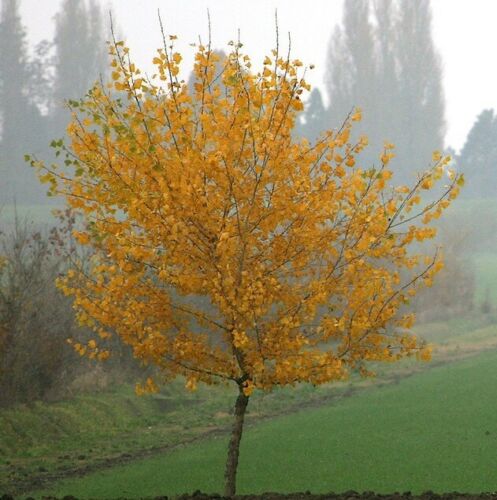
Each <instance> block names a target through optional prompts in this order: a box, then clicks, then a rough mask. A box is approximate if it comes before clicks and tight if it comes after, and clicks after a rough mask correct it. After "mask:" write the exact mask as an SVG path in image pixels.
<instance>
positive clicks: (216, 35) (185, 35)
mask: <svg viewBox="0 0 497 500" xmlns="http://www.w3.org/2000/svg"><path fill="white" fill-rule="evenodd" d="M99 1H100V2H101V4H102V6H103V7H105V10H108V7H107V6H108V1H107V0H99ZM345 1H346V0H345ZM412 1H416V0H412ZM20 2H21V14H22V16H23V22H24V24H25V25H26V27H27V30H28V34H29V42H30V43H31V44H34V43H36V42H38V41H40V40H41V39H43V38H49V39H50V38H51V37H52V35H53V29H54V22H53V16H54V14H55V12H56V11H57V10H58V7H59V4H60V0H43V1H40V0H20ZM431 3H432V12H433V35H434V40H435V44H436V46H437V48H438V50H439V52H440V54H441V56H442V59H443V68H444V84H445V97H446V118H447V125H448V129H447V138H446V144H447V145H451V146H453V147H455V148H456V149H459V148H461V147H462V145H463V144H464V140H465V138H466V134H467V132H468V130H469V129H470V128H471V126H472V124H473V122H474V120H475V118H476V115H477V114H478V113H479V112H480V111H481V110H482V109H483V108H489V107H492V108H497V57H496V55H495V51H496V48H497V29H496V26H495V24H496V20H497V1H496V0H432V2H431ZM158 8H160V10H161V15H162V17H163V21H164V23H165V25H166V31H167V33H170V34H176V35H178V37H179V39H180V43H179V44H178V48H179V49H180V52H182V53H183V54H184V55H185V56H186V55H187V54H186V53H187V52H189V53H191V50H192V49H191V48H190V47H189V45H188V44H189V43H190V42H194V41H197V40H198V36H199V35H201V36H202V38H203V39H204V40H205V39H206V38H207V14H206V13H207V9H209V10H210V15H211V22H212V38H213V44H214V46H215V47H216V48H223V47H225V46H226V43H227V42H228V41H229V40H232V39H236V38H237V30H238V28H239V29H240V33H241V40H242V42H243V43H244V49H245V51H246V53H248V54H249V55H250V56H251V57H252V59H253V60H254V62H259V61H262V58H263V55H264V54H266V53H269V52H270V50H271V49H272V48H273V47H274V40H275V28H274V12H275V9H277V10H278V19H279V28H280V38H281V39H282V44H284V45H285V46H286V44H287V37H288V32H290V33H291V39H292V53H293V54H294V56H295V57H298V58H300V59H302V60H303V62H304V63H306V64H311V63H313V64H315V65H316V68H315V69H314V70H313V72H312V74H311V75H309V78H308V81H309V82H310V83H311V84H312V85H313V86H322V83H323V76H324V63H325V57H326V48H327V44H328V41H329V38H330V34H331V32H332V29H333V27H334V26H335V24H336V23H339V22H340V21H341V12H342V0H307V2H303V1H302V0H114V1H113V8H112V10H113V12H114V16H115V19H116V21H117V25H118V27H119V29H120V30H121V31H122V33H123V34H124V35H125V37H126V41H127V43H128V45H129V47H130V49H131V51H132V53H133V55H134V60H135V62H136V63H137V65H138V66H141V67H142V68H144V69H146V70H147V69H149V68H150V67H151V66H150V61H151V59H152V58H153V57H154V55H155V49H157V48H158V47H159V46H160V32H159V27H158V21H157V9H158ZM191 61H192V59H191V57H185V64H186V65H191Z"/></svg>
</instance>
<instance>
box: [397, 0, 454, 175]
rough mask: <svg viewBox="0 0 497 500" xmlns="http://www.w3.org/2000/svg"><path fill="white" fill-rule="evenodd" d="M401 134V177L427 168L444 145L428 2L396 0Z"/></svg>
mask: <svg viewBox="0 0 497 500" xmlns="http://www.w3.org/2000/svg"><path fill="white" fill-rule="evenodd" d="M396 32H397V37H396V47H397V60H398V78H399V93H400V101H399V113H400V120H401V121H400V131H401V134H400V136H399V138H398V139H397V143H398V156H399V160H400V161H399V163H401V164H402V168H403V171H404V173H407V172H414V171H416V169H419V168H420V166H427V165H428V164H429V162H430V160H431V154H432V152H433V151H434V150H436V149H440V148H442V147H443V144H444V136H445V101H444V95H443V87H442V69H441V61H440V56H439V55H438V53H437V51H436V49H435V47H434V44H433V39H432V33H431V9H430V2H429V0H417V1H416V2H413V1H412V0H399V4H398V22H397V29H396Z"/></svg>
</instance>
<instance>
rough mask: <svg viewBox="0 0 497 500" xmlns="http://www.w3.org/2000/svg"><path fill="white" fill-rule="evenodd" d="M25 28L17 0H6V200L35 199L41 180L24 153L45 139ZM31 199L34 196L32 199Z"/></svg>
mask: <svg viewBox="0 0 497 500" xmlns="http://www.w3.org/2000/svg"><path fill="white" fill-rule="evenodd" d="M25 36H26V34H25V30H24V28H23V26H22V23H21V18H20V15H19V2H18V1H17V0H3V1H2V10H1V17H0V124H1V127H0V129H1V154H0V169H1V176H2V181H1V184H0V193H1V194H2V196H3V199H4V200H5V201H7V202H10V201H12V199H13V198H14V197H15V198H16V199H17V201H18V202H23V201H24V198H26V197H30V198H31V199H32V196H33V194H34V193H33V192H32V189H34V190H35V191H37V192H39V193H40V189H39V187H38V185H37V184H38V183H37V181H36V179H35V177H34V176H33V174H32V172H31V171H30V170H29V169H26V168H25V164H24V160H23V154H24V153H25V152H26V151H37V150H38V147H39V145H40V144H41V143H43V142H44V138H45V136H44V132H43V131H44V130H45V127H43V126H42V117H41V115H40V112H39V110H38V108H37V107H36V105H35V104H34V102H33V101H32V92H31V90H32V83H33V81H32V75H31V74H30V71H29V60H28V55H27V50H26V41H25ZM30 201H31V200H30Z"/></svg>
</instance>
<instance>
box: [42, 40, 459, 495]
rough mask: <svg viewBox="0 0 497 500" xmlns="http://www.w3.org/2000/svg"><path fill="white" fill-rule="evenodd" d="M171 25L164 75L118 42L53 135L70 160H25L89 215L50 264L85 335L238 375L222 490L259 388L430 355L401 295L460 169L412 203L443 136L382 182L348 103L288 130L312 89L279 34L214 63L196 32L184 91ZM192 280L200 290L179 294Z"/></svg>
mask: <svg viewBox="0 0 497 500" xmlns="http://www.w3.org/2000/svg"><path fill="white" fill-rule="evenodd" d="M172 40H174V37H171V46H170V45H169V43H168V42H166V44H167V45H168V46H166V47H165V48H164V49H160V50H159V51H158V54H157V56H156V57H155V58H154V60H153V62H154V64H155V65H156V73H157V75H158V77H159V78H160V80H164V82H163V83H157V80H156V81H155V82H154V81H153V80H152V82H149V81H148V80H145V79H144V78H143V76H142V73H141V72H140V70H139V69H137V68H136V67H134V65H133V64H132V63H131V62H130V61H129V60H128V58H127V56H126V54H127V53H128V52H127V48H126V47H124V46H123V44H122V42H118V43H116V44H115V46H114V49H113V52H112V53H113V61H112V63H111V64H112V68H113V71H112V80H113V85H112V87H107V86H104V87H101V86H96V87H95V88H93V89H92V91H91V92H90V93H89V94H88V96H87V97H86V98H84V99H83V100H82V101H80V102H79V103H76V104H77V109H78V111H79V113H80V117H81V119H79V120H74V121H73V122H72V123H71V124H70V126H69V129H68V130H69V135H70V140H71V145H70V146H68V147H67V148H66V147H64V146H63V145H59V146H58V148H59V149H58V150H59V151H60V152H61V153H62V155H63V156H62V157H63V158H64V154H66V155H67V156H66V161H64V163H63V164H61V165H60V166H58V165H46V164H44V163H43V162H38V161H35V160H34V161H33V165H34V166H35V167H37V168H38V169H39V171H40V174H41V179H42V180H43V181H45V182H48V183H49V184H50V186H51V187H50V188H49V189H50V192H51V193H52V194H61V195H64V196H65V197H66V200H67V203H68V204H69V205H70V206H71V207H72V208H73V209H75V210H76V211H77V212H79V213H80V214H81V216H82V217H83V218H84V220H85V221H86V229H84V228H80V229H78V230H77V231H75V232H74V236H75V238H77V240H78V241H79V242H80V243H81V244H82V245H90V246H92V247H93V248H94V251H95V254H94V255H93V257H92V259H91V261H90V265H89V267H87V268H86V269H80V268H79V267H78V265H77V263H75V266H74V268H73V269H71V270H70V271H68V272H67V274H66V275H65V277H64V278H62V279H60V280H59V282H58V284H59V286H60V288H61V289H62V290H63V291H64V292H65V293H66V294H67V295H70V296H72V297H73V298H74V307H75V308H76V309H77V313H78V318H79V321H80V323H81V324H82V325H87V326H89V327H91V328H93V329H94V330H95V332H96V334H95V338H94V339H91V340H89V341H88V342H87V343H86V344H82V343H77V344H76V345H75V347H76V349H77V350H78V352H80V353H81V354H83V355H85V354H87V355H89V356H90V357H93V358H106V357H107V356H108V352H107V350H106V346H105V342H106V339H107V338H108V337H109V336H117V337H119V338H120V339H121V341H122V342H124V343H125V344H128V345H130V346H132V348H133V352H134V355H135V356H136V357H137V358H139V359H140V360H141V361H142V362H144V363H145V364H150V365H155V366H157V367H158V368H159V369H160V371H161V372H162V374H163V376H164V380H170V379H172V378H174V377H176V376H184V377H185V379H186V385H187V387H189V388H194V387H195V386H196V384H197V383H199V382H202V383H206V384H215V383H224V384H232V385H233V386H234V387H235V388H236V393H237V397H236V402H235V405H234V423H233V428H232V434H231V438H230V442H229V446H228V456H227V460H226V472H225V481H226V482H225V495H226V496H233V495H234V494H235V485H236V483H235V479H236V471H237V466H238V456H239V446H240V440H241V436H242V431H243V422H244V417H245V412H246V409H247V405H248V402H249V399H250V396H251V394H252V392H253V391H254V390H255V389H260V390H266V391H269V390H271V389H272V388H274V387H280V386H285V385H294V384H296V383H298V382H308V383H313V384H323V383H325V382H330V381H335V380H341V379H343V378H344V377H345V376H347V374H348V373H349V371H350V370H359V371H360V372H361V373H362V374H363V375H367V374H368V370H367V367H368V363H370V362H377V361H395V360H398V359H401V358H403V357H405V356H409V355H413V354H418V355H419V356H421V357H424V356H429V350H426V349H425V347H426V346H424V344H423V343H422V342H421V343H420V341H419V340H417V339H416V338H415V337H413V336H412V335H410V334H409V333H406V329H408V328H409V327H410V326H411V325H412V322H413V317H412V315H409V314H407V315H402V314H401V313H399V310H400V309H401V308H402V307H403V306H404V304H405V303H406V302H407V301H408V297H409V296H410V295H412V294H415V293H416V289H417V288H418V287H419V286H423V285H429V284H430V283H431V280H432V278H433V276H434V274H435V273H436V272H437V271H438V270H439V269H440V267H441V263H440V261H439V258H438V256H437V255H436V254H435V255H434V256H432V257H425V258H424V259H421V255H414V254H413V253H412V252H411V251H410V247H411V244H412V243H413V242H417V244H418V243H419V242H422V241H424V240H427V239H430V238H432V237H433V236H434V234H435V230H434V229H433V228H432V227H431V226H430V222H431V220H432V218H434V217H438V216H440V215H441V213H442V211H443V210H444V209H445V208H446V207H447V206H448V205H449V204H450V200H451V199H453V198H454V197H455V196H456V195H457V192H458V189H459V187H458V184H459V183H460V180H459V178H458V177H456V176H454V177H452V182H450V183H449V185H448V186H445V187H444V188H443V191H442V192H440V193H439V196H437V197H436V200H437V201H435V202H433V203H432V204H430V205H428V206H423V204H422V201H421V196H420V192H421V191H422V190H430V189H431V188H432V187H433V186H434V184H435V183H436V182H437V181H439V180H441V178H442V177H443V176H445V166H446V164H447V161H448V160H447V159H446V158H442V156H441V155H440V154H439V153H436V154H435V155H434V165H433V166H432V168H430V169H429V170H425V171H424V173H423V174H421V175H420V178H419V182H417V183H416V184H414V186H413V187H412V188H409V187H407V186H403V187H399V188H398V189H392V188H391V187H390V186H389V183H388V180H389V179H390V177H391V171H390V170H389V169H388V167H387V164H388V163H389V161H390V159H391V157H392V154H391V149H389V148H386V149H385V150H384V152H383V154H382V156H381V158H380V159H379V161H378V162H379V164H380V167H379V168H378V169H376V170H371V169H362V168H361V167H360V166H359V162H358V161H356V160H357V159H358V155H359V154H360V153H361V152H362V151H363V149H364V147H365V144H366V141H365V140H361V141H359V142H355V141H354V142H352V140H351V133H352V122H353V121H358V120H359V113H357V112H354V113H353V115H352V116H351V117H350V118H349V119H347V120H346V121H345V123H343V126H342V127H341V128H340V130H339V131H328V132H325V133H323V135H322V137H321V139H320V140H319V141H317V142H315V143H313V144H312V145H309V141H307V140H305V141H301V140H296V139H295V138H294V136H293V134H292V131H293V128H294V126H295V122H296V119H297V116H298V113H299V112H300V111H302V108H303V105H302V100H301V94H302V93H303V92H304V91H305V90H308V89H309V86H308V84H307V83H306V82H305V81H304V80H303V78H302V77H301V75H300V72H299V71H300V70H299V68H300V67H301V66H302V63H301V62H300V61H298V60H293V61H292V60H290V59H286V58H283V57H280V56H279V55H278V52H277V50H275V51H273V53H272V56H271V57H266V58H265V60H264V63H263V67H262V68H261V70H260V71H259V72H258V73H255V72H254V70H253V69H252V67H251V62H250V59H249V57H248V56H246V55H244V54H242V53H240V46H239V45H238V44H237V45H235V47H234V48H233V50H232V52H231V53H230V54H229V55H228V56H227V58H226V61H227V64H225V66H224V69H223V71H222V74H221V75H219V74H218V72H217V69H216V68H217V63H218V62H219V56H218V55H216V54H214V53H213V52H212V51H211V50H210V49H209V48H208V47H204V46H199V47H198V49H197V52H196V54H195V67H194V74H195V81H194V82H193V91H192V90H191V89H190V88H189V86H188V85H187V84H186V83H185V82H182V81H178V79H177V75H178V74H179V72H180V66H179V65H180V62H181V60H182V57H181V55H180V54H179V53H178V52H175V51H174V48H173V47H172ZM160 80H158V81H159V82H160ZM113 91H115V92H117V93H118V95H113ZM418 248H419V246H418ZM199 296H201V297H204V298H206V299H207V300H205V301H204V302H198V301H196V302H191V301H190V298H191V297H194V298H196V297H199ZM214 339H215V340H214ZM143 389H151V390H156V385H155V382H154V381H153V380H151V379H150V380H148V381H147V383H146V384H145V388H143Z"/></svg>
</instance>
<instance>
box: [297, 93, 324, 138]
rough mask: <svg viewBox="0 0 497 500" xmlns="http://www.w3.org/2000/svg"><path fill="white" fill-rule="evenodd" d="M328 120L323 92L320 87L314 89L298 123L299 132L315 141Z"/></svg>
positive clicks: (300, 134)
mask: <svg viewBox="0 0 497 500" xmlns="http://www.w3.org/2000/svg"><path fill="white" fill-rule="evenodd" d="M326 120H327V116H326V109H325V107H324V104H323V99H322V97H321V92H319V90H318V89H313V90H312V92H311V95H310V96H309V102H308V103H307V105H306V109H305V113H303V118H302V119H301V120H299V121H298V123H297V127H296V128H297V134H298V135H299V136H303V137H307V138H308V139H309V140H311V141H314V140H315V139H317V137H318V135H319V133H320V132H321V131H322V130H323V129H324V128H325V126H326Z"/></svg>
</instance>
